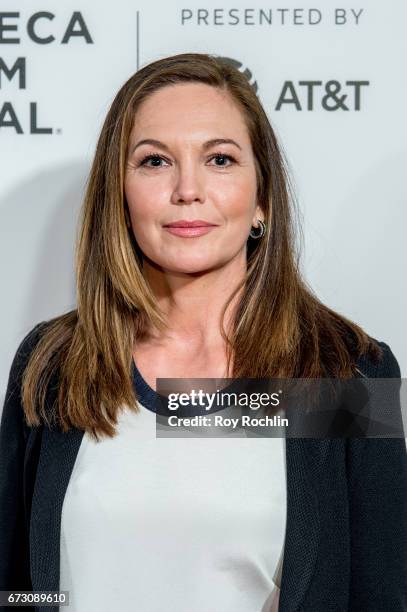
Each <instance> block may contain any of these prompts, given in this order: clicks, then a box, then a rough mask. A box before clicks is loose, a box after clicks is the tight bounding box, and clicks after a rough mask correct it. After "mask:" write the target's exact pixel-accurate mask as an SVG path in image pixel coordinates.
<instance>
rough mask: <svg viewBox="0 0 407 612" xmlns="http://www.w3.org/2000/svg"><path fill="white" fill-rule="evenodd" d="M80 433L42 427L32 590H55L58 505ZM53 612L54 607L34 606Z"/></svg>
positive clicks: (34, 501)
mask: <svg viewBox="0 0 407 612" xmlns="http://www.w3.org/2000/svg"><path fill="white" fill-rule="evenodd" d="M83 435H84V432H83V431H81V430H79V429H76V428H74V429H71V430H70V431H68V432H67V433H63V432H62V431H58V430H56V429H50V428H48V427H44V431H43V435H42V441H41V452H40V457H39V462H38V469H37V476H36V481H35V486H34V491H33V499H32V507H31V520H30V562H31V578H32V586H33V590H38V591H58V590H59V564H60V526H61V513H62V504H63V501H64V497H65V493H66V489H67V487H68V483H69V479H70V477H71V473H72V469H73V466H74V463H75V460H76V456H77V454H78V451H79V447H80V444H81V441H82V438H83ZM38 610H39V611H42V610H43V612H51V611H52V612H57V611H58V607H57V606H56V607H49V606H47V607H44V608H41V607H40V608H38Z"/></svg>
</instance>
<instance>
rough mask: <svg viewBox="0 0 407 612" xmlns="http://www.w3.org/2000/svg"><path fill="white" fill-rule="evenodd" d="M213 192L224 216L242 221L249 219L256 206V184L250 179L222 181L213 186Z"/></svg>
mask: <svg viewBox="0 0 407 612" xmlns="http://www.w3.org/2000/svg"><path fill="white" fill-rule="evenodd" d="M213 194H214V196H213V197H214V201H215V202H218V204H219V207H220V209H221V210H222V211H223V212H224V214H225V217H227V218H229V219H230V220H236V221H238V220H241V221H242V222H246V221H247V220H248V219H251V217H252V215H253V212H254V210H255V208H256V185H255V183H253V182H252V181H249V180H232V181H224V182H223V183H222V184H219V183H218V185H217V186H215V188H214V190H213Z"/></svg>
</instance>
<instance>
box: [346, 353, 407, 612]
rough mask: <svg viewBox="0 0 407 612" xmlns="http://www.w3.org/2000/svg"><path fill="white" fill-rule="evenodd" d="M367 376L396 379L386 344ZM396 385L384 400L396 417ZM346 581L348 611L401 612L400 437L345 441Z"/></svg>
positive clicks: (405, 543)
mask: <svg viewBox="0 0 407 612" xmlns="http://www.w3.org/2000/svg"><path fill="white" fill-rule="evenodd" d="M380 345H381V347H382V348H383V353H384V354H383V357H382V359H381V361H380V362H379V363H378V364H377V366H376V370H375V372H374V373H373V376H375V377H376V378H399V379H400V367H399V364H398V362H397V360H396V358H395V356H394V355H393V353H392V351H391V349H390V347H389V346H388V345H387V344H385V343H384V342H380ZM400 385H401V380H400V381H399V384H398V383H397V384H395V385H394V387H393V386H392V387H391V388H392V389H393V388H394V394H397V397H396V398H395V397H392V398H388V402H390V404H389V405H391V406H392V407H393V406H394V407H395V412H396V411H397V412H399V414H394V418H395V419H399V418H400V416H401V406H400ZM347 463H348V465H347V468H348V486H349V512H350V515H349V520H350V536H351V583H350V598H349V611H350V612H360V611H361V610H363V611H366V612H376V611H377V612H379V611H380V612H382V611H383V610H386V611H387V610H391V611H392V612H406V611H407V452H406V442H405V439H404V438H400V437H399V438H353V439H349V440H348V445H347Z"/></svg>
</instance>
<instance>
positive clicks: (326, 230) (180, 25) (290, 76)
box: [0, 0, 407, 405]
mask: <svg viewBox="0 0 407 612" xmlns="http://www.w3.org/2000/svg"><path fill="white" fill-rule="evenodd" d="M6 5H7V6H6V7H4V6H3V8H2V9H0V17H1V19H0V33H1V35H0V57H1V65H0V78H1V81H0V93H1V100H0V113H1V114H0V155H1V165H0V172H1V181H0V212H1V241H0V249H1V254H0V261H1V266H2V268H1V278H2V288H3V299H2V300H1V303H0V309H1V315H2V325H1V334H2V351H1V354H0V374H1V385H0V388H1V391H2V395H1V397H0V399H1V400H3V397H4V392H5V386H6V383H7V376H8V372H9V368H10V365H11V360H12V357H13V355H14V353H15V350H16V348H17V344H18V342H19V341H21V339H22V337H23V335H24V334H25V333H27V332H28V330H29V329H30V328H31V327H32V326H33V325H34V324H35V323H37V322H39V321H42V320H44V319H47V318H49V317H52V316H55V315H57V314H60V313H62V312H65V311H66V310H68V309H71V308H73V307H74V306H75V291H74V272H73V250H74V240H75V231H76V224H77V215H78V210H79V208H80V206H81V199H82V196H83V188H84V181H85V178H86V176H87V173H88V170H89V166H90V162H91V159H92V156H93V153H94V148H95V144H96V139H97V136H98V133H99V130H100V127H101V123H102V121H103V118H104V116H105V114H106V112H107V110H108V108H109V105H110V103H111V102H112V100H113V98H114V95H115V94H116V92H117V90H118V89H119V87H120V86H121V85H122V84H123V83H124V81H125V80H127V78H128V77H129V76H130V75H131V74H132V73H133V72H135V71H136V70H137V68H139V67H141V66H142V65H144V64H146V63H148V62H150V61H153V60H155V59H158V58H161V57H165V56H167V55H172V54H174V53H181V52H188V51H199V52H209V53H215V54H218V55H222V56H224V57H228V58H230V59H232V60H235V61H237V62H239V63H240V64H241V69H242V70H244V69H248V70H250V72H251V74H252V81H255V82H256V83H257V87H258V93H259V97H260V99H261V101H262V103H263V104H264V106H265V109H266V112H267V113H268V115H269V118H270V120H271V122H272V125H273V127H274V129H275V131H276V133H277V135H278V137H279V139H280V141H281V143H282V144H283V147H284V150H285V152H286V155H287V158H288V160H289V164H290V168H291V172H292V176H293V179H294V182H295V185H296V190H297V196H298V200H299V204H300V208H301V211H302V215H303V227H304V235H305V244H304V247H305V250H304V254H303V269H304V272H305V276H306V278H307V279H308V281H309V283H310V284H311V286H312V287H313V288H314V289H315V291H316V292H317V294H318V295H319V296H320V297H321V298H322V300H323V301H324V302H325V303H327V304H328V305H329V306H331V307H332V308H334V309H336V310H338V311H339V312H341V313H342V314H344V315H346V316H348V317H349V318H351V319H353V320H354V321H356V322H357V323H359V324H360V325H362V326H363V327H364V329H365V330H366V331H367V332H368V333H369V334H371V335H372V336H373V337H375V338H377V339H379V340H384V341H385V342H387V343H388V344H389V345H390V346H391V348H392V350H393V352H394V354H395V355H396V357H397V359H398V361H399V363H400V366H401V370H402V376H403V377H404V376H406V374H407V343H406V331H405V313H406V312H407V291H406V282H405V274H404V272H405V262H406V239H405V236H404V233H405V225H406V206H405V194H406V188H405V183H404V180H405V175H406V168H407V164H406V150H407V148H406V139H405V100H406V98H407V81H406V79H405V78H403V75H404V74H405V63H406V47H407V38H406V36H405V26H404V24H405V23H406V21H407V3H406V2H405V1H404V0H393V2H391V3H388V4H384V3H383V2H379V0H375V1H369V2H367V1H364V2H362V3H359V4H355V3H353V2H349V1H346V2H335V1H333V0H325V1H324V2H319V3H312V4H308V3H306V2H304V1H303V0H296V1H295V2H293V1H290V2H284V3H277V2H276V1H274V0H272V1H270V2H267V3H264V4H261V3H257V2H256V3H253V2H251V3H248V2H246V3H245V2H243V1H242V0H233V3H232V2H224V3H218V2H216V3H215V2H212V1H211V2H208V1H207V2H205V3H200V2H196V1H194V0H189V1H188V2H187V3H186V4H183V3H177V2H171V3H166V4H164V3H162V5H160V4H157V3H152V2H145V1H140V2H133V1H131V0H116V1H115V2H114V3H111V2H106V1H99V2H97V3H95V2H94V0H75V2H73V1H71V0H64V1H63V2H58V3H57V2H49V1H48V2H46V1H39V0H38V1H37V0H36V1H33V0H23V1H21V2H18V1H17V2H13V3H11V2H9V3H6ZM219 6H223V8H219ZM311 8H312V11H310V9H311ZM282 9H284V10H282ZM7 13H8V14H7ZM38 13H42V15H38ZM71 20H73V21H71ZM270 21H271V22H270ZM27 26H28V29H27ZM75 33H76V34H77V35H75ZM50 36H51V38H48V42H42V43H41V42H40V39H44V38H45V39H46V38H47V37H50ZM10 39H12V40H10ZM64 39H65V41H66V42H63V41H64ZM18 58H22V59H20V60H19V59H18ZM15 62H19V63H17V65H16V67H17V68H18V67H19V66H20V67H21V70H20V71H19V70H16V71H15V72H14V74H11V73H10V70H11V69H12V67H13V66H14V65H15ZM24 64H25V66H24ZM24 67H25V83H24ZM7 70H8V71H9V73H8V75H7ZM309 81H317V82H322V84H321V85H318V86H315V87H314V88H313V101H312V102H313V104H312V105H311V104H309V100H307V94H308V93H309V91H310V86H307V85H304V84H302V85H301V84H300V82H309ZM329 81H337V82H338V83H337V85H336V84H335V83H331V84H329ZM350 81H357V82H368V84H364V85H360V86H359V94H360V95H359V98H360V99H359V104H356V102H357V100H356V96H355V93H356V90H357V87H356V86H355V85H352V84H349V82H350ZM336 87H338V91H337V93H336V97H337V98H338V99H339V103H338V102H335V100H334V98H332V95H331V97H329V96H328V98H327V99H326V100H325V102H324V103H323V97H324V95H326V94H327V93H329V91H328V90H329V89H330V90H331V92H332V90H335V88H336ZM284 92H285V94H284ZM282 96H283V98H284V99H285V103H282V104H278V102H279V99H280V101H281V97H282ZM295 96H297V104H294V103H289V102H288V99H291V100H293V99H294V98H295ZM343 96H345V98H343ZM341 99H342V101H340V100H341ZM30 105H31V109H32V110H33V111H35V113H36V117H34V118H32V120H31V121H30ZM335 105H337V108H336V109H332V106H335ZM344 105H345V107H346V108H344ZM358 106H359V109H357V107H358ZM327 107H328V108H329V107H331V110H328V108H327ZM39 128H40V129H44V128H48V131H47V132H46V133H34V132H35V131H36V130H38V129H39ZM1 405H3V401H2V402H1Z"/></svg>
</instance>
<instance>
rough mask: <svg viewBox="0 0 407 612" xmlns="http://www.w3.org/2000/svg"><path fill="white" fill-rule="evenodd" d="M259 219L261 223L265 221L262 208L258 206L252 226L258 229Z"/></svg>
mask: <svg viewBox="0 0 407 612" xmlns="http://www.w3.org/2000/svg"><path fill="white" fill-rule="evenodd" d="M258 219H260V221H264V220H265V217H264V213H263V210H262V208H261V206H256V210H255V211H254V215H253V220H252V225H253V226H254V227H258V224H259V222H258Z"/></svg>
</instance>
